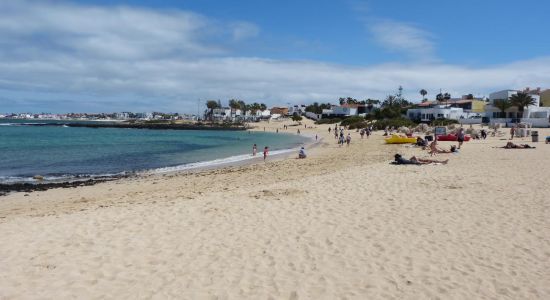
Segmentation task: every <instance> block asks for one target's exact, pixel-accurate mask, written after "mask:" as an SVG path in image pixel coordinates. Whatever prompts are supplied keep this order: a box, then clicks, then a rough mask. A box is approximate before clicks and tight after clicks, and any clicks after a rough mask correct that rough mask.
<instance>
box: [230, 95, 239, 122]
mask: <svg viewBox="0 0 550 300" xmlns="http://www.w3.org/2000/svg"><path fill="white" fill-rule="evenodd" d="M229 107H230V108H231V117H232V118H233V116H234V115H235V111H237V109H239V108H240V107H241V104H240V103H239V100H237V99H231V100H229Z"/></svg>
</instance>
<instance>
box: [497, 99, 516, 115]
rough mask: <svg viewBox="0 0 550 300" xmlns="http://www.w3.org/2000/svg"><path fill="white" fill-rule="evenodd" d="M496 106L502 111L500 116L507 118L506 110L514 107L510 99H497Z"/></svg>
mask: <svg viewBox="0 0 550 300" xmlns="http://www.w3.org/2000/svg"><path fill="white" fill-rule="evenodd" d="M494 106H495V107H496V108H498V109H500V115H501V116H504V118H506V110H507V109H508V108H510V107H512V106H513V105H512V103H510V101H508V99H497V100H495V103H494Z"/></svg>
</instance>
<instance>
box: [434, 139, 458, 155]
mask: <svg viewBox="0 0 550 300" xmlns="http://www.w3.org/2000/svg"><path fill="white" fill-rule="evenodd" d="M453 152H456V146H454V145H453V146H451V150H444V149H441V148H439V147H437V141H433V142H431V143H430V150H429V151H428V153H430V155H432V156H433V155H434V154H436V153H453Z"/></svg>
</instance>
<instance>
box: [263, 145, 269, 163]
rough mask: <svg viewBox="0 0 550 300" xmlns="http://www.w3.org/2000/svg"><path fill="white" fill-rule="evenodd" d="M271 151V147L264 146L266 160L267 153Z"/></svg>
mask: <svg viewBox="0 0 550 300" xmlns="http://www.w3.org/2000/svg"><path fill="white" fill-rule="evenodd" d="M268 153H269V147H267V146H265V147H264V161H265V159H266V158H267V154H268Z"/></svg>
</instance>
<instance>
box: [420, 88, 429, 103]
mask: <svg viewBox="0 0 550 300" xmlns="http://www.w3.org/2000/svg"><path fill="white" fill-rule="evenodd" d="M420 95H422V102H426V95H428V91H426V90H425V89H421V90H420Z"/></svg>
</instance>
